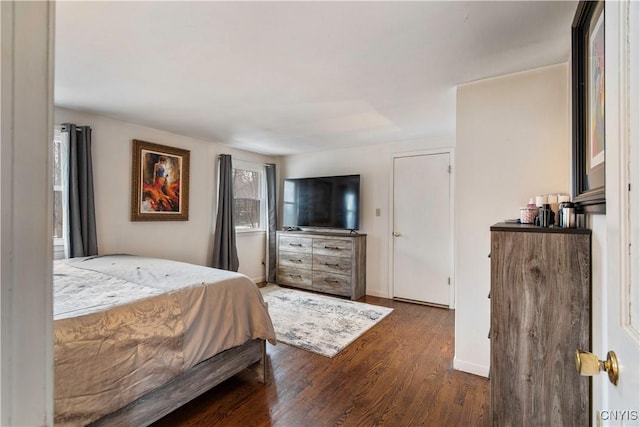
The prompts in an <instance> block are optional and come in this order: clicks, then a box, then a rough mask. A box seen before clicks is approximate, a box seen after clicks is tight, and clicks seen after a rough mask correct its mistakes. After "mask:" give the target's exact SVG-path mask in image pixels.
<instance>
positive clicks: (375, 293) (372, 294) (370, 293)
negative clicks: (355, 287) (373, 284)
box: [367, 289, 391, 299]
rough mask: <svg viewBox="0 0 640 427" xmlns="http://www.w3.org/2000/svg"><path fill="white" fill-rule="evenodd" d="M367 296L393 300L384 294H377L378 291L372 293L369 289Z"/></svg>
mask: <svg viewBox="0 0 640 427" xmlns="http://www.w3.org/2000/svg"><path fill="white" fill-rule="evenodd" d="M367 295H371V296H372V297H379V298H387V299H391V297H390V296H389V295H388V294H386V293H384V292H376V291H371V290H369V289H367Z"/></svg>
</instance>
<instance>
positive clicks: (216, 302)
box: [54, 255, 275, 426]
mask: <svg viewBox="0 0 640 427" xmlns="http://www.w3.org/2000/svg"><path fill="white" fill-rule="evenodd" d="M54 334H55V335H54V361H55V367H54V381H55V387H54V412H55V423H56V425H60V426H76V425H87V424H89V423H93V422H95V423H96V425H109V424H111V425H136V426H137V425H145V424H150V423H152V422H153V421H155V420H157V419H159V418H160V417H162V416H163V415H165V414H166V413H168V412H170V411H172V410H173V409H175V408H176V407H178V406H180V405H182V404H184V403H186V402H187V401H188V400H190V399H192V398H194V397H196V396H197V395H199V394H201V393H203V392H204V391H206V390H208V389H209V388H211V387H213V386H215V385H216V384H218V383H219V382H221V381H223V380H224V379H226V378H228V377H230V376H232V375H234V374H236V373H237V372H239V371H240V370H242V369H245V368H247V367H251V366H253V367H254V368H255V369H256V371H257V372H258V373H259V379H261V380H262V381H264V379H265V378H264V354H265V344H264V343H265V340H269V341H271V342H273V343H275V332H274V329H273V325H272V323H271V319H270V317H269V314H268V311H267V308H266V304H265V303H264V300H263V299H262V295H261V294H260V291H259V289H258V287H257V286H256V285H255V284H254V283H253V282H252V281H251V280H249V279H248V278H247V277H246V276H244V275H242V274H238V273H233V272H228V271H224V270H217V269H212V268H208V267H202V266H196V265H192V264H187V263H182V262H176V261H168V260H163V259H157V258H145V257H136V256H130V255H110V256H97V257H86V258H73V259H69V260H60V261H56V262H55V263H54Z"/></svg>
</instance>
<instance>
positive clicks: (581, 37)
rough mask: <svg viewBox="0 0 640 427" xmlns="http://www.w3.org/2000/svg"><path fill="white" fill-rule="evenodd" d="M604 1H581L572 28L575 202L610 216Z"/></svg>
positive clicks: (583, 208)
mask: <svg viewBox="0 0 640 427" xmlns="http://www.w3.org/2000/svg"><path fill="white" fill-rule="evenodd" d="M604 42H605V33H604V1H580V3H579V4H578V8H577V10H576V14H575V17H574V20H573V24H572V27H571V89H572V136H573V138H572V139H573V156H572V157H573V158H572V163H573V168H572V169H573V192H574V194H573V195H574V201H575V202H576V203H577V204H578V207H579V208H580V209H581V210H582V211H583V212H586V213H606V198H605V168H606V145H605V110H604V100H605V86H604V72H605V68H604V67H605V64H604V58H605V50H604V49H605V46H604Z"/></svg>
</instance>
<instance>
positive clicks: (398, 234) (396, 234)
mask: <svg viewBox="0 0 640 427" xmlns="http://www.w3.org/2000/svg"><path fill="white" fill-rule="evenodd" d="M400 236H402V233H398V232H397V231H394V232H393V237H400Z"/></svg>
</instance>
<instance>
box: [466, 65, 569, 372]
mask: <svg viewBox="0 0 640 427" xmlns="http://www.w3.org/2000/svg"><path fill="white" fill-rule="evenodd" d="M568 81H569V77H568V66H567V64H560V65H554V66H550V67H544V68H540V69H536V70H531V71H527V72H522V73H516V74H511V75H507V76H502V77H497V78H492V79H488V80H483V81H478V82H474V83H469V84H465V85H462V86H459V87H458V95H457V118H456V120H457V124H456V131H457V145H456V164H457V167H456V168H455V172H454V173H455V180H456V191H455V206H456V219H455V223H456V226H455V235H456V243H457V251H456V274H455V277H456V286H457V288H456V292H457V296H458V297H457V306H456V321H455V324H456V330H455V341H456V349H455V360H454V367H455V368H456V369H460V370H463V371H467V372H471V373H475V374H478V375H488V371H489V352H490V344H489V340H488V339H487V334H488V332H489V324H490V320H489V314H490V310H489V300H488V299H487V295H488V293H489V289H490V262H489V261H490V260H489V258H488V254H489V251H490V232H489V227H490V226H491V225H492V224H494V223H497V222H500V221H503V220H504V219H507V218H518V217H519V208H520V207H521V206H524V205H525V204H526V203H527V201H528V200H529V198H530V197H531V196H534V195H536V194H547V193H557V192H569V168H570V164H571V163H570V159H569V152H570V137H569V135H570V133H569V114H570V110H569V98H568ZM507 357H508V355H507Z"/></svg>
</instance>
